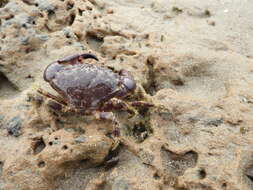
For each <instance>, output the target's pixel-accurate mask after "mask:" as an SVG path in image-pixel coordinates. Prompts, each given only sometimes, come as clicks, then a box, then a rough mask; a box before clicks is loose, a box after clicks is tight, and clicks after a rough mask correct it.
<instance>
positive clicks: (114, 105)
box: [100, 98, 137, 116]
mask: <svg viewBox="0 0 253 190" xmlns="http://www.w3.org/2000/svg"><path fill="white" fill-rule="evenodd" d="M113 109H116V110H117V109H118V110H125V111H127V112H128V113H129V114H130V115H131V116H134V115H136V114H137V110H135V109H134V108H133V107H132V106H130V105H128V104H127V103H126V102H123V101H122V100H120V99H116V98H112V99H111V100H109V101H108V102H107V103H105V104H104V105H103V107H102V108H101V110H100V111H105V112H107V111H110V110H113Z"/></svg>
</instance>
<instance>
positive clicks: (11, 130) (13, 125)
mask: <svg viewBox="0 0 253 190" xmlns="http://www.w3.org/2000/svg"><path fill="white" fill-rule="evenodd" d="M21 126H22V119H21V117H20V116H16V117H14V118H12V119H11V120H10V121H9V122H8V124H7V131H8V134H9V135H13V136H14V137H18V136H20V135H21V131H20V130H21Z"/></svg>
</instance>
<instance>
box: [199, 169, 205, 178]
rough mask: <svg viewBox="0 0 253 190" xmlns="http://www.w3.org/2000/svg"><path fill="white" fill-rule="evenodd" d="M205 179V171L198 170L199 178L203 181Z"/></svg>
mask: <svg viewBox="0 0 253 190" xmlns="http://www.w3.org/2000/svg"><path fill="white" fill-rule="evenodd" d="M205 177H206V171H205V170H204V169H201V170H199V178H200V179H204V178H205Z"/></svg>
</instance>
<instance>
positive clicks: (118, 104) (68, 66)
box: [38, 53, 151, 118]
mask: <svg viewBox="0 0 253 190" xmlns="http://www.w3.org/2000/svg"><path fill="white" fill-rule="evenodd" d="M86 59H93V60H96V61H98V58H97V57H96V56H95V55H93V54H90V53H84V54H76V55H72V56H68V57H65V58H63V59H59V60H58V61H56V62H54V63H51V64H49V65H48V66H47V67H46V69H45V71H44V80H45V81H46V82H48V83H49V84H50V86H51V87H52V88H53V89H54V90H55V91H57V92H58V93H59V95H60V97H59V96H54V95H52V94H50V93H48V92H46V91H44V90H42V89H39V90H38V92H39V93H41V94H42V95H44V96H47V97H49V98H51V99H53V100H55V101H56V102H58V103H59V104H60V105H63V106H67V107H69V108H70V110H79V111H81V112H82V113H86V114H91V113H93V112H94V111H99V112H100V117H101V118H106V117H107V114H105V113H108V112H111V111H112V110H113V109H122V110H125V111H127V112H128V113H130V114H135V113H136V110H135V109H134V108H133V107H136V106H137V107H138V106H151V104H149V103H147V102H145V103H144V102H143V101H133V102H130V103H126V102H124V101H123V99H124V98H125V97H127V96H128V95H130V94H133V93H134V91H135V89H136V82H135V80H134V77H133V76H132V74H131V73H130V72H129V71H127V70H124V69H122V70H120V71H114V70H113V69H112V68H109V67H106V66H103V65H99V64H91V63H87V62H84V60H86Z"/></svg>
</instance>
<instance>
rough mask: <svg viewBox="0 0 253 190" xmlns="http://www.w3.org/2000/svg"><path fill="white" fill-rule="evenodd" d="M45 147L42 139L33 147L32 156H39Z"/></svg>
mask: <svg viewBox="0 0 253 190" xmlns="http://www.w3.org/2000/svg"><path fill="white" fill-rule="evenodd" d="M45 147H46V144H45V143H44V141H43V139H39V140H38V141H37V142H36V143H35V145H34V154H35V155H36V154H39V153H40V152H41V151H42V150H43V149H44V148H45Z"/></svg>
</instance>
